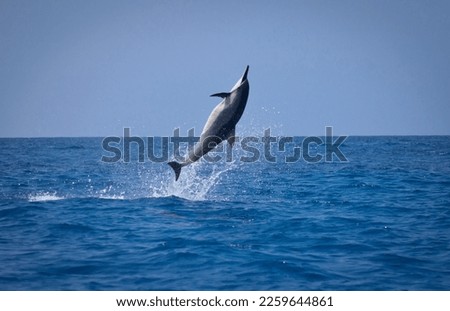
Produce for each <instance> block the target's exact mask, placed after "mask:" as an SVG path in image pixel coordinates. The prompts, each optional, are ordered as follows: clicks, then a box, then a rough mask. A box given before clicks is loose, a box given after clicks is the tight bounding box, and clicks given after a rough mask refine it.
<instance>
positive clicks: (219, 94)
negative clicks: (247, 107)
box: [209, 92, 231, 98]
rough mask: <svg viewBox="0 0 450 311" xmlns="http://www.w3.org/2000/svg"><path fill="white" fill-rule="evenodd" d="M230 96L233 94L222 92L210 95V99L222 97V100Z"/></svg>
mask: <svg viewBox="0 0 450 311" xmlns="http://www.w3.org/2000/svg"><path fill="white" fill-rule="evenodd" d="M230 94H231V93H227V92H222V93H215V94H212V95H209V96H210V97H214V96H216V97H222V98H225V97H227V96H229V95H230Z"/></svg>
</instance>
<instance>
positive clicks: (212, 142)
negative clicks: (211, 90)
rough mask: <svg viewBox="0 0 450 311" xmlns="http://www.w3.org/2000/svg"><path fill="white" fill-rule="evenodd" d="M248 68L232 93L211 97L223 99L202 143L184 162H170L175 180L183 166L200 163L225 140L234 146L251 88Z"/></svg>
mask: <svg viewBox="0 0 450 311" xmlns="http://www.w3.org/2000/svg"><path fill="white" fill-rule="evenodd" d="M248 68H249V66H247V68H246V69H245V72H244V74H243V75H242V77H241V78H240V79H239V80H238V82H237V83H236V84H235V85H234V87H233V88H232V89H231V91H230V92H223V93H216V94H212V95H211V96H217V97H221V98H223V100H222V101H221V102H220V104H218V105H217V106H216V107H215V108H214V110H213V111H212V112H211V114H210V115H209V118H208V120H207V121H206V124H205V126H204V128H203V131H202V134H201V135H200V141H199V142H198V143H197V144H196V145H195V148H194V149H193V150H191V152H189V154H188V156H187V157H186V158H185V159H184V160H183V161H182V162H180V163H179V162H176V161H173V162H169V163H168V164H169V165H170V167H172V169H173V170H174V172H175V180H178V178H179V177H180V173H181V168H182V167H183V166H186V165H189V164H191V163H194V162H195V161H198V160H199V159H200V158H201V157H202V156H204V155H205V154H207V153H208V152H210V151H211V150H212V149H214V148H215V146H217V145H218V144H220V143H221V142H222V141H223V140H225V139H226V140H227V141H228V143H229V144H230V145H231V146H233V143H234V140H235V129H236V124H237V123H238V121H239V120H240V119H241V116H242V113H243V112H244V109H245V105H246V104H247V98H248V92H249V89H250V86H249V84H248V80H247V73H248Z"/></svg>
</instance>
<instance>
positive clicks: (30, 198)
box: [28, 192, 65, 202]
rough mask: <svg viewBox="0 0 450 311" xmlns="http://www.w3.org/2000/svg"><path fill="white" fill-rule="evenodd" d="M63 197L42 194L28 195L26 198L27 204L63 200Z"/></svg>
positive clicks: (48, 193) (47, 193)
mask: <svg viewBox="0 0 450 311" xmlns="http://www.w3.org/2000/svg"><path fill="white" fill-rule="evenodd" d="M63 199H65V198H64V197H61V196H58V195H56V192H53V193H50V192H42V193H37V194H30V195H29V196H28V201H29V202H44V201H56V200H63Z"/></svg>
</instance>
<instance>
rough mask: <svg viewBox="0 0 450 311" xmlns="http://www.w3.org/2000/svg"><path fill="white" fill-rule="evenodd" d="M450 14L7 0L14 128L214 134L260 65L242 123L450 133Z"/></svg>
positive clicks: (319, 130)
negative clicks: (208, 124) (229, 99)
mask: <svg viewBox="0 0 450 311" xmlns="http://www.w3.org/2000/svg"><path fill="white" fill-rule="evenodd" d="M449 16H450V1H438V0H434V1H414V0H406V1H400V0H389V1H383V0H377V1H374V0H372V1H362V0H354V1H337V0H336V1H321V0H311V1H110V0H108V1H78V0H77V1H64V0H60V1H59V0H58V1H57V0H55V1H45V0H40V1H20V0H1V1H0V137H20V136H25V137H35V136H108V135H120V134H121V133H123V128H124V127H131V131H132V134H133V135H134V134H136V135H141V136H153V135H172V132H173V129H174V128H176V127H181V133H185V132H186V131H187V130H188V129H189V128H191V127H195V129H196V134H200V131H201V129H202V127H203V125H204V123H205V121H206V119H207V117H208V115H209V113H210V112H211V110H212V109H213V108H214V106H215V105H216V104H217V103H218V101H220V99H218V98H210V97H209V95H210V94H212V93H216V92H223V91H229V90H230V89H231V87H232V86H233V85H234V84H235V82H236V81H237V79H238V78H239V77H240V75H241V74H242V72H243V70H244V68H245V66H246V65H247V64H248V65H250V72H249V81H250V96H249V100H248V103H247V109H246V111H245V112H244V116H243V118H242V119H241V121H240V126H241V128H252V127H261V128H263V127H272V128H274V129H275V132H276V133H279V134H284V135H317V134H324V128H325V126H327V125H331V126H333V127H334V132H335V134H348V135H404V134H406V135H414V134H425V135H430V134H447V135H448V134H450V17H449ZM237 134H238V135H239V128H238V133H237ZM261 134H262V133H261Z"/></svg>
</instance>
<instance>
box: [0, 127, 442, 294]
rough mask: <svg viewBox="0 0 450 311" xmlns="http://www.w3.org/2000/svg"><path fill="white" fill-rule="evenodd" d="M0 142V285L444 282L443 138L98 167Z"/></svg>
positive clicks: (65, 147) (420, 285)
mask: <svg viewBox="0 0 450 311" xmlns="http://www.w3.org/2000/svg"><path fill="white" fill-rule="evenodd" d="M101 141H102V139H101V138H30V139H26V138H23V139H0V290H450V137H448V136H408V137H349V138H348V139H347V140H346V141H345V143H344V144H343V145H342V146H341V150H342V152H343V153H344V154H345V156H346V157H347V159H348V162H339V161H337V160H336V159H335V161H333V162H331V163H328V162H325V161H320V162H318V163H306V162H305V161H297V162H295V163H285V162H283V161H278V162H277V163H271V162H268V161H264V160H260V161H257V162H254V163H245V162H241V161H238V160H234V161H233V162H231V163H227V162H225V161H221V162H218V163H207V162H205V161H200V162H198V163H195V164H194V165H191V166H188V167H186V168H183V172H182V173H181V174H182V175H181V178H180V180H179V181H178V182H175V181H174V175H173V172H172V170H171V169H170V167H169V166H167V165H166V164H165V163H153V162H150V161H146V162H144V163H138V162H137V161H135V160H136V159H135V158H136V157H135V158H134V161H131V162H130V163H124V162H123V161H121V162H117V163H104V162H101V161H100V159H101V157H102V155H104V154H105V151H104V150H102V147H101Z"/></svg>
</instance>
